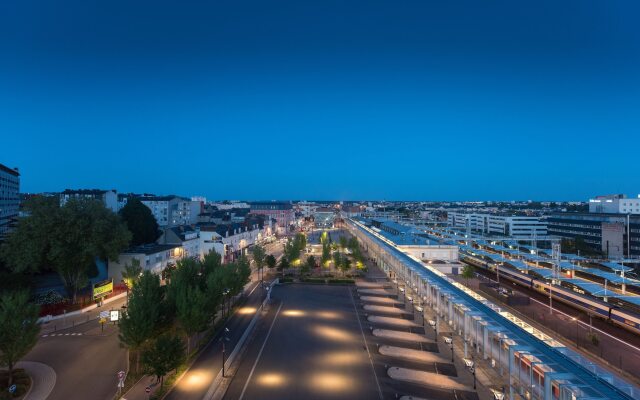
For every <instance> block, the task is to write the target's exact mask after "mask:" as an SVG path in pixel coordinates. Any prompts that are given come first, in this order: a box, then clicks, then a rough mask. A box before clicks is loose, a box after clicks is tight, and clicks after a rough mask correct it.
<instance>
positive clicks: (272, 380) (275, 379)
mask: <svg viewBox="0 0 640 400" xmlns="http://www.w3.org/2000/svg"><path fill="white" fill-rule="evenodd" d="M256 381H257V382H258V384H259V385H262V386H270V387H274V386H282V385H284V384H285V383H286V381H287V380H286V379H285V377H284V375H282V374H275V373H270V374H263V375H260V376H259V377H258V379H257V380H256Z"/></svg>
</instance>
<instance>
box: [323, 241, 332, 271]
mask: <svg viewBox="0 0 640 400" xmlns="http://www.w3.org/2000/svg"><path fill="white" fill-rule="evenodd" d="M329 261H331V245H330V244H329V242H328V241H324V242H322V256H321V258H320V262H322V265H324V266H327V264H328V263H329Z"/></svg>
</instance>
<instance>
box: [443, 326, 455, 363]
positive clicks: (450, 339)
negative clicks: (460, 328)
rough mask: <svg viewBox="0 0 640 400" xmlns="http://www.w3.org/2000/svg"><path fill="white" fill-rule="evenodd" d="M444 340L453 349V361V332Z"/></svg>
mask: <svg viewBox="0 0 640 400" xmlns="http://www.w3.org/2000/svg"><path fill="white" fill-rule="evenodd" d="M444 342H445V343H446V344H448V345H449V348H450V349H451V362H453V332H451V336H450V337H445V338H444Z"/></svg>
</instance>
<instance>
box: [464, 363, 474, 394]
mask: <svg viewBox="0 0 640 400" xmlns="http://www.w3.org/2000/svg"><path fill="white" fill-rule="evenodd" d="M462 361H464V365H465V366H466V367H467V368H468V369H469V372H471V374H472V375H473V388H474V389H475V388H476V369H475V368H474V365H475V363H474V361H473V359H471V358H463V359H462Z"/></svg>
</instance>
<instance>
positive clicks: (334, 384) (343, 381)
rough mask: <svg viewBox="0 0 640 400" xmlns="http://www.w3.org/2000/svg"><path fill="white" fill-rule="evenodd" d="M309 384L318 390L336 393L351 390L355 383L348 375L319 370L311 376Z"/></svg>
mask: <svg viewBox="0 0 640 400" xmlns="http://www.w3.org/2000/svg"><path fill="white" fill-rule="evenodd" d="M309 386H310V387H311V388H312V389H314V390H316V391H319V392H331V393H336V392H347V391H353V390H354V389H355V388H356V386H357V384H356V382H355V381H354V380H353V379H351V378H349V377H348V376H345V375H340V374H336V373H333V372H321V373H318V374H314V375H312V376H311V378H310V379H309Z"/></svg>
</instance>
